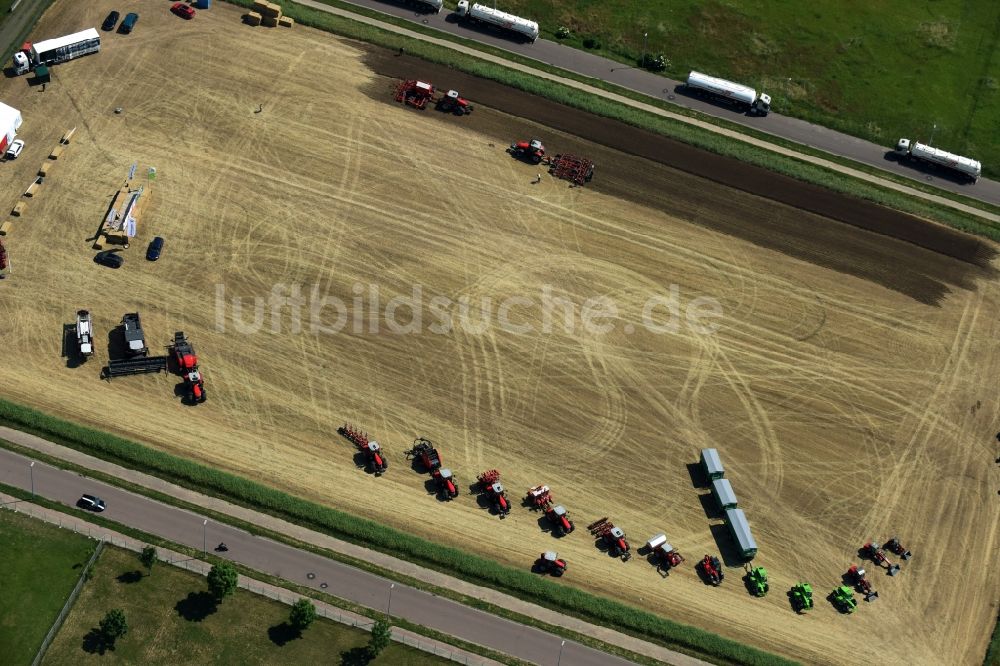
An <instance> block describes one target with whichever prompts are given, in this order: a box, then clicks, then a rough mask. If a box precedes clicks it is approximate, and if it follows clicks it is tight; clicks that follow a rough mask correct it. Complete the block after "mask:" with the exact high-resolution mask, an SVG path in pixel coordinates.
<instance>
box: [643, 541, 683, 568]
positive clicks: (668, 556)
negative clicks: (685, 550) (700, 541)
mask: <svg viewBox="0 0 1000 666" xmlns="http://www.w3.org/2000/svg"><path fill="white" fill-rule="evenodd" d="M646 550H647V551H649V554H650V555H651V556H652V558H653V560H654V561H655V562H656V573H658V574H661V575H662V576H667V575H668V574H669V572H670V570H671V569H675V568H677V567H679V566H680V565H681V563H682V562H683V561H684V556H683V555H681V554H680V553H679V552H677V551H676V550H674V547H673V546H671V545H670V544H669V543H667V535H666V534H662V533H661V534H657V535H655V536H651V537H649V540H648V541H646Z"/></svg>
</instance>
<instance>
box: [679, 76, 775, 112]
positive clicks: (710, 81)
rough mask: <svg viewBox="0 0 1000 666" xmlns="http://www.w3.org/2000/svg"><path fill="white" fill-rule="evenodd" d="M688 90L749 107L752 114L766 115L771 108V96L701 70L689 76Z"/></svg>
mask: <svg viewBox="0 0 1000 666" xmlns="http://www.w3.org/2000/svg"><path fill="white" fill-rule="evenodd" d="M687 87H688V90H690V91H691V92H694V93H699V94H704V95H708V96H710V97H713V98H715V99H718V100H721V101H724V102H728V103H730V104H735V105H736V106H739V107H741V108H745V109H747V111H749V112H750V113H751V114H755V115H761V116H766V115H767V114H768V112H769V111H770V110H771V96H770V95H765V94H764V93H763V92H762V93H761V94H760V95H758V94H757V91H756V90H754V89H753V88H751V87H749V86H744V85H742V84H739V83H733V82H732V81H726V80H725V79H718V78H716V77H714V76H708V75H707V74H702V73H701V72H691V73H690V74H688V78H687Z"/></svg>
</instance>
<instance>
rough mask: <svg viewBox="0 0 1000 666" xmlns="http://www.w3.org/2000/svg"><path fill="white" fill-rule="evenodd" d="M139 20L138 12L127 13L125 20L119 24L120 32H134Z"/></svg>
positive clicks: (124, 33)
mask: <svg viewBox="0 0 1000 666" xmlns="http://www.w3.org/2000/svg"><path fill="white" fill-rule="evenodd" d="M138 20H139V15H138V14H136V13H135V12H129V13H128V14H126V15H125V20H124V21H122V24H121V25H120V26H118V32H120V33H122V34H123V35H127V34H129V33H130V32H132V28H134V27H135V24H136V21H138Z"/></svg>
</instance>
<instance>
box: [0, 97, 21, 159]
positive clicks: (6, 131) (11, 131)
mask: <svg viewBox="0 0 1000 666" xmlns="http://www.w3.org/2000/svg"><path fill="white" fill-rule="evenodd" d="M19 129H21V112H20V111H18V110H17V109H15V108H14V107H12V106H7V105H6V104H4V103H3V102H0V151H3V150H7V146H8V145H10V142H11V141H13V140H14V137H15V136H16V135H17V130H19Z"/></svg>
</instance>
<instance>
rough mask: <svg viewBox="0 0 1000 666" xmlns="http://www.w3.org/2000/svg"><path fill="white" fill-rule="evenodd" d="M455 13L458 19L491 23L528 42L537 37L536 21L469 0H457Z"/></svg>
mask: <svg viewBox="0 0 1000 666" xmlns="http://www.w3.org/2000/svg"><path fill="white" fill-rule="evenodd" d="M455 13H456V14H458V17H459V18H460V19H463V20H465V21H469V22H470V23H481V24H483V25H492V26H495V27H497V28H500V29H502V30H506V31H507V32H511V33H513V34H515V35H518V36H519V37H521V38H522V39H525V40H527V41H529V42H534V41H535V40H536V39H538V24H537V23H535V22H534V21H529V20H528V19H525V18H521V17H520V16H514V15H513V14H508V13H507V12H502V11H500V10H498V9H493V8H492V7H484V6H483V5H480V4H474V5H469V0H458V8H457V9H456V10H455Z"/></svg>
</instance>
